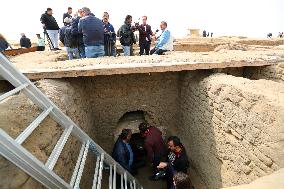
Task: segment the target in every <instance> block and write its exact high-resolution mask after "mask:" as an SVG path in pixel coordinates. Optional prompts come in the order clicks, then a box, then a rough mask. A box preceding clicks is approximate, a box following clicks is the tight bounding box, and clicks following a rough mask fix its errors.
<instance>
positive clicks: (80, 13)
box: [78, 9, 83, 17]
mask: <svg viewBox="0 0 284 189" xmlns="http://www.w3.org/2000/svg"><path fill="white" fill-rule="evenodd" d="M78 15H79V16H80V17H83V10H82V9H79V10H78Z"/></svg>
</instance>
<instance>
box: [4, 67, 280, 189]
mask: <svg viewBox="0 0 284 189" xmlns="http://www.w3.org/2000/svg"><path fill="white" fill-rule="evenodd" d="M216 72H223V73H216ZM226 73H229V74H230V75H229V74H226ZM244 73H248V71H244V70H214V71H212V70H204V71H183V72H167V73H151V74H129V75H112V76H96V77H79V78H65V79H45V80H40V81H37V82H36V85H37V86H38V87H39V88H40V89H41V90H42V91H43V92H44V93H45V94H47V96H48V97H49V98H50V99H51V100H52V101H53V102H55V104H57V105H58V106H59V107H60V108H61V109H62V110H63V111H64V112H65V113H66V114H67V115H68V116H70V117H71V119H72V120H73V121H74V122H75V123H77V125H79V126H80V127H81V128H82V129H83V130H84V131H85V132H86V133H88V134H89V135H90V136H91V137H92V138H93V139H94V140H95V141H96V142H97V143H98V144H99V145H101V146H102V147H103V148H104V149H105V150H106V151H107V152H109V153H110V152H111V150H112V147H113V144H114V142H115V138H116V137H117V135H118V134H119V132H120V131H121V129H122V128H131V129H132V130H133V131H134V132H135V131H138V128H137V126H138V124H139V123H140V122H142V121H144V120H146V121H148V122H149V123H150V124H152V125H155V126H157V127H158V128H159V129H160V130H161V131H162V132H163V135H164V137H167V136H170V135H177V136H179V137H180V138H181V140H182V142H183V144H184V146H185V148H186V150H187V153H188V156H189V158H190V162H191V168H190V171H189V174H190V176H191V178H192V180H193V183H194V184H195V186H196V188H221V187H229V186H233V185H239V184H244V183H249V182H251V181H253V180H255V179H257V178H259V177H262V176H264V175H267V174H270V173H272V172H274V171H276V170H278V169H279V168H281V167H283V166H284V162H283V158H282V157H284V156H283V153H282V152H283V142H282V143H281V137H280V136H279V133H280V130H281V129H283V123H284V121H283V117H284V104H283V99H284V98H282V97H283V94H284V91H283V90H284V84H283V82H282V81H281V80H277V79H275V80H274V79H273V77H272V76H271V77H270V78H269V80H265V79H266V78H265V77H266V76H264V75H261V74H260V75H258V78H257V79H261V78H263V79H264V80H250V79H246V78H243V76H244ZM233 75H234V76H233ZM246 75H248V74H246ZM254 79H255V78H254ZM0 85H1V83H0ZM2 86H3V85H2ZM7 88H8V87H2V88H1V90H2V92H3V90H6V89H7ZM39 113H40V110H39V108H38V107H36V106H35V105H33V104H32V103H31V102H30V101H29V100H27V99H26V98H25V96H24V95H23V94H21V93H20V94H17V95H15V96H12V97H10V98H8V99H7V100H5V101H4V102H1V103H0V120H1V122H0V128H2V129H4V130H5V131H6V132H7V133H9V134H10V135H11V136H13V137H16V136H17V135H18V134H19V133H20V132H21V131H22V130H23V129H24V128H25V126H26V125H28V124H29V123H30V121H31V120H32V119H34V118H35V117H36V116H37V115H38V114H39ZM2 120H3V121H2ZM61 133H62V129H60V128H59V127H58V125H57V124H56V123H55V122H54V121H52V120H51V119H50V118H47V119H46V120H45V121H44V122H43V123H42V124H41V125H40V127H39V128H38V129H36V131H35V133H33V134H32V135H31V136H30V137H29V139H28V141H26V142H25V143H24V144H23V145H24V147H25V148H27V149H28V150H29V151H30V152H31V153H32V154H34V155H35V156H36V157H37V158H39V159H40V160H41V161H43V162H45V161H46V159H47V158H48V156H49V154H50V153H51V151H52V149H53V147H54V145H55V144H56V140H57V139H58V138H59V137H60V134H61ZM79 148H80V143H79V142H78V141H76V140H75V139H74V138H71V139H69V140H68V142H67V144H66V146H65V148H64V151H63V153H62V155H61V156H60V158H59V161H58V163H57V164H56V166H55V171H56V172H57V173H58V174H59V175H60V176H61V177H62V178H63V179H65V180H66V181H69V180H70V178H71V176H72V172H73V169H74V166H75V163H76V158H77V157H78V153H79ZM281 149H282V150H281ZM94 159H95V158H94V157H92V156H88V158H87V166H86V168H85V170H84V174H83V178H82V179H83V180H82V181H83V182H82V185H81V186H80V187H81V188H89V187H90V186H91V184H92V178H93V176H92V175H93V173H94V163H95V161H94ZM147 174H150V166H148V167H147V166H146V167H145V168H143V169H142V170H140V171H139V173H138V176H137V178H138V179H139V180H140V181H141V183H143V184H144V185H145V187H144V188H149V189H152V188H155V189H158V188H165V182H155V183H153V182H150V181H148V180H147V177H148V175H147ZM12 177H13V178H15V179H11V178H12ZM104 177H105V180H108V178H106V177H107V172H106V173H105V174H104ZM0 180H1V182H0V188H4V189H5V188H41V187H42V186H40V185H39V184H38V183H36V182H35V181H34V180H33V179H31V178H30V177H28V176H27V175H26V174H24V173H23V172H22V171H20V170H19V169H18V168H16V167H15V166H14V165H12V164H11V163H9V162H7V161H5V160H4V159H3V158H2V159H0ZM14 180H17V182H14ZM104 186H105V188H107V185H106V183H105V185H104ZM103 188H104V187H103Z"/></svg>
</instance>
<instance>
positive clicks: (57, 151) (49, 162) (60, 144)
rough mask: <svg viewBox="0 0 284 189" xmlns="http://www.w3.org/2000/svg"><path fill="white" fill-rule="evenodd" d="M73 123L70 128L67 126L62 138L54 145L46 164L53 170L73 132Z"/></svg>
mask: <svg viewBox="0 0 284 189" xmlns="http://www.w3.org/2000/svg"><path fill="white" fill-rule="evenodd" d="M72 129H73V125H71V126H70V127H69V128H66V129H65V130H64V132H63V134H62V135H61V137H60V139H59V140H58V142H57V144H56V146H55V147H54V149H53V151H52V153H51V154H50V156H49V158H48V160H47V162H46V164H45V166H47V167H48V168H49V169H50V170H52V169H53V168H54V166H55V164H56V162H57V160H58V158H59V156H60V154H61V152H62V150H63V148H64V146H65V144H66V142H67V140H68V138H69V136H70V134H71V132H72Z"/></svg>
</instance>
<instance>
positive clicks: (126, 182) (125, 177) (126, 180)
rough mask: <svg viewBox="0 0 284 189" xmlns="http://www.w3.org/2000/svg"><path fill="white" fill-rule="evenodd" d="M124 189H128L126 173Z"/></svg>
mask: <svg viewBox="0 0 284 189" xmlns="http://www.w3.org/2000/svg"><path fill="white" fill-rule="evenodd" d="M124 186H125V187H124V188H125V189H127V174H126V172H125V173H124Z"/></svg>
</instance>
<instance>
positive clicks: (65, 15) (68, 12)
mask: <svg viewBox="0 0 284 189" xmlns="http://www.w3.org/2000/svg"><path fill="white" fill-rule="evenodd" d="M65 18H70V19H72V7H68V11H67V12H66V13H64V14H63V24H64V26H67V25H68V23H66V22H65V21H64V20H65Z"/></svg>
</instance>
